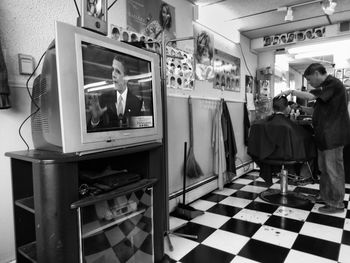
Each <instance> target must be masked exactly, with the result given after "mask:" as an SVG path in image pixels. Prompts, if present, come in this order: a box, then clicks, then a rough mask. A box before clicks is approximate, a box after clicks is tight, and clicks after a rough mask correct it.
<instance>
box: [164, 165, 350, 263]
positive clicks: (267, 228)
mask: <svg viewBox="0 0 350 263" xmlns="http://www.w3.org/2000/svg"><path fill="white" fill-rule="evenodd" d="M271 187H272V188H278V189H279V187H280V185H279V180H278V178H274V184H273V185H272V186H271ZM266 189H267V188H266V186H265V183H264V182H263V180H262V179H261V178H260V177H259V176H258V172H256V171H253V172H250V173H248V174H247V175H244V176H243V177H241V178H239V179H237V180H235V181H234V182H233V183H231V184H229V185H226V186H225V188H224V189H223V190H221V191H219V190H217V191H214V192H212V193H210V194H208V195H206V196H204V197H202V198H200V199H199V200H196V201H195V202H193V203H191V204H190V205H191V206H192V207H194V208H196V209H198V210H203V211H205V213H204V214H203V215H200V216H198V217H196V218H194V219H192V220H191V221H186V220H183V219H180V218H176V217H173V216H170V228H171V229H173V228H177V227H179V226H181V225H183V226H182V227H180V228H179V229H178V230H177V232H179V233H184V234H189V235H197V236H198V239H197V240H191V239H187V238H183V237H179V236H176V235H170V239H171V242H172V245H173V247H174V250H173V251H170V250H169V246H168V243H167V242H166V239H165V241H164V246H165V253H166V254H167V255H168V256H170V258H171V259H172V262H181V263H197V262H198V263H214V262H215V263H216V262H218V263H225V262H230V263H238V262H239V263H248V262H267V263H279V262H287V263H289V262H295V263H303V262H305V263H326V262H328V263H332V262H333V263H336V262H341V263H345V262H350V202H349V196H350V185H349V184H347V185H346V194H345V199H344V203H345V207H346V209H345V210H344V212H342V213H338V214H332V215H329V214H322V213H320V212H318V208H319V207H320V206H322V205H321V204H310V205H308V206H305V207H302V208H290V207H283V206H278V205H273V204H269V203H266V202H264V201H263V200H262V199H260V198H259V196H258V195H259V193H260V192H262V191H264V190H266ZM318 189H319V185H318V184H309V185H306V186H302V187H300V186H289V190H294V191H301V192H303V193H309V194H316V193H318Z"/></svg>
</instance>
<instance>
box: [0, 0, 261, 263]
mask: <svg viewBox="0 0 350 263" xmlns="http://www.w3.org/2000/svg"><path fill="white" fill-rule="evenodd" d="M77 2H78V3H79V2H80V1H77ZM166 2H168V3H169V4H171V5H173V6H174V7H175V8H176V28H177V35H178V37H184V36H188V35H189V34H192V25H191V20H192V8H191V4H190V3H189V2H188V1H185V0H183V1H178V0H167V1H166ZM125 6H126V0H119V1H117V3H116V4H115V5H114V6H113V8H112V9H111V10H110V12H109V14H110V15H109V22H110V23H113V24H117V25H120V26H124V27H125V25H126V16H125V13H126V12H125ZM76 18H77V12H76V10H75V5H74V1H73V0H59V1H57V0H20V1H18V0H17V1H13V0H1V6H0V25H1V27H0V41H1V44H2V48H3V51H4V53H5V61H6V64H7V68H8V73H9V81H10V86H11V87H10V88H11V92H12V93H11V97H10V99H11V101H12V108H11V109H8V110H0V121H1V126H0V138H1V139H0V176H1V183H0V211H1V217H0V263H5V262H9V261H11V260H13V259H14V258H15V248H14V230H13V209H12V192H11V188H12V186H11V171H10V159H9V158H8V157H5V156H4V153H5V152H9V151H16V150H23V149H25V148H26V146H25V144H24V143H23V142H22V141H21V139H20V137H19V135H18V128H19V126H20V124H21V123H22V121H23V120H24V119H25V118H26V117H27V116H28V115H29V113H30V99H29V96H28V94H27V91H26V89H25V82H26V80H27V76H21V75H19V73H18V68H19V67H18V61H17V56H18V53H23V54H29V55H32V56H33V57H34V58H35V60H36V62H38V60H39V58H40V57H41V55H42V54H43V52H44V51H45V50H46V48H47V46H48V45H49V43H50V42H51V41H52V40H53V38H54V21H55V20H59V21H63V22H66V23H70V24H76ZM241 42H242V49H243V51H244V53H245V57H246V60H247V63H248V66H249V67H250V71H251V72H252V74H255V69H256V67H257V58H256V55H254V54H252V53H250V52H249V46H250V43H249V40H248V39H246V38H241ZM179 46H180V47H181V45H179ZM233 55H236V56H239V57H241V55H240V51H239V49H238V47H235V50H234V53H233ZM241 63H242V64H241V65H242V66H241V69H242V75H241V76H242V79H244V76H245V75H246V74H247V71H246V68H245V66H244V61H243V60H242V57H241ZM39 72H40V68H39ZM31 83H32V81H31V82H30V83H29V86H31ZM242 85H244V84H243V82H242ZM240 98H242V99H244V97H242V96H241V97H240ZM238 125H239V124H238ZM22 134H23V136H24V138H25V139H26V141H27V142H28V144H29V146H30V147H31V148H32V140H31V134H30V123H29V122H27V123H26V124H25V125H24V127H23V132H22ZM23 176H25V175H23Z"/></svg>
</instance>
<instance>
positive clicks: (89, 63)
mask: <svg viewBox="0 0 350 263" xmlns="http://www.w3.org/2000/svg"><path fill="white" fill-rule="evenodd" d="M82 57H83V75H84V94H85V96H84V98H85V108H86V129H87V132H88V133H90V132H100V131H108V130H119V129H140V128H142V129H143V128H151V127H154V122H153V103H152V84H153V83H152V68H151V62H150V61H147V60H144V59H140V58H137V57H135V56H131V55H129V54H125V53H121V52H118V51H115V50H111V49H108V48H104V47H100V46H97V45H93V44H90V43H87V42H82Z"/></svg>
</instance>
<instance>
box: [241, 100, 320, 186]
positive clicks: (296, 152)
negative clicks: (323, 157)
mask: <svg viewBox="0 0 350 263" xmlns="http://www.w3.org/2000/svg"><path fill="white" fill-rule="evenodd" d="M272 108H273V114H272V115H270V116H268V117H266V118H265V119H263V120H259V121H257V122H255V123H253V124H252V126H251V128H250V133H249V139H248V154H249V155H250V156H251V157H252V159H253V160H254V161H255V162H256V163H257V165H258V166H259V167H260V176H261V177H262V178H263V179H264V180H265V182H266V183H267V184H269V185H270V184H272V172H274V171H279V170H280V167H277V166H276V167H275V166H271V165H268V164H265V163H264V160H280V161H300V162H304V161H306V160H310V159H313V158H314V157H315V155H316V148H315V145H314V142H313V138H312V134H311V132H310V131H308V130H307V129H305V128H303V127H302V126H300V125H298V124H296V123H295V122H293V121H291V120H290V119H289V112H290V107H289V106H288V100H287V98H286V97H285V96H279V97H275V98H274V99H273V101H272Z"/></svg>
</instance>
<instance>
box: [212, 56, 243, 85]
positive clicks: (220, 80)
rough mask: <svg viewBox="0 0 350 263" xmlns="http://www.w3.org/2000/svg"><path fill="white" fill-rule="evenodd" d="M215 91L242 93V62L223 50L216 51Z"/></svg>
mask: <svg viewBox="0 0 350 263" xmlns="http://www.w3.org/2000/svg"><path fill="white" fill-rule="evenodd" d="M214 54H215V55H214V74H215V80H214V84H213V86H214V89H221V90H226V91H235V92H240V91H241V60H240V59H239V58H237V57H235V56H232V55H230V54H227V53H225V52H223V51H221V50H218V49H215V50H214Z"/></svg>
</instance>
